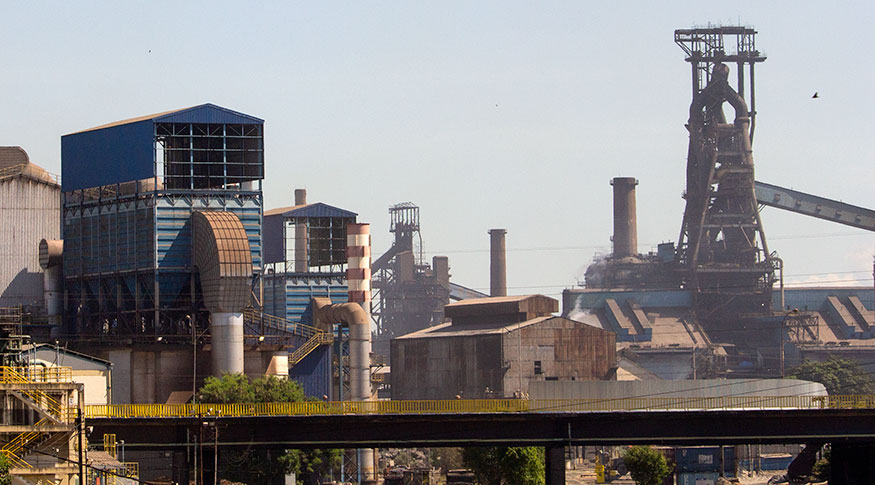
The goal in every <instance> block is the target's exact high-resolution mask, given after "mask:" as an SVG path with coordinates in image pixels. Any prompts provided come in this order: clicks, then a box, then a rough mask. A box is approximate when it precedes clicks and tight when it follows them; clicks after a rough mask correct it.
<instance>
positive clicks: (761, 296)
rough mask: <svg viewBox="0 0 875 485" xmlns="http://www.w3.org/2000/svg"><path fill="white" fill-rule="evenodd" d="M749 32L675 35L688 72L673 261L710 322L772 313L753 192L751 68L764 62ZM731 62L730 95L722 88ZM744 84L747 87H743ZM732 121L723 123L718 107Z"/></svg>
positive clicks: (771, 261)
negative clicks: (682, 185)
mask: <svg viewBox="0 0 875 485" xmlns="http://www.w3.org/2000/svg"><path fill="white" fill-rule="evenodd" d="M755 37H756V31H754V30H753V29H749V28H745V27H715V28H702V29H688V30H687V29H685V30H677V31H675V42H676V43H677V44H678V45H679V46H680V47H681V48H682V49H683V50H684V52H685V53H686V55H687V58H686V60H687V62H689V63H690V66H691V68H692V94H693V101H692V103H691V104H690V118H689V122H688V124H687V129H688V130H689V134H690V144H689V152H688V156H687V184H686V191H685V194H684V198H685V199H686V209H685V211H684V220H683V225H682V227H681V233H680V237H679V238H678V240H679V244H678V249H677V258H678V260H679V262H680V263H681V268H682V269H681V271H682V282H683V283H682V284H683V285H684V287H686V288H688V289H691V290H693V294H694V295H695V307H696V312H697V313H698V314H699V316H700V317H706V316H707V317H710V318H713V319H717V320H726V319H734V318H737V317H739V316H741V315H751V314H762V313H766V312H769V311H770V310H771V308H770V306H771V305H770V303H771V290H772V284H773V280H774V274H775V267H774V265H775V261H776V258H773V256H772V255H770V253H769V250H768V246H767V244H766V235H765V231H764V230H763V224H762V221H761V220H760V216H759V211H758V205H757V200H756V196H755V193H754V162H753V154H752V153H753V152H752V149H751V146H752V140H753V134H754V129H755V126H756V123H755V121H756V105H755V103H756V97H755V92H754V68H755V66H756V64H757V63H758V62H762V61H764V60H765V59H766V58H765V56H764V55H762V54H761V53H760V52H759V51H758V50H757V49H756V45H755ZM731 64H735V66H736V75H737V81H736V83H737V90H736V89H733V88H732V87H731V86H730V84H729V76H730V68H729V65H731ZM746 86H747V88H746ZM724 103H729V105H730V106H731V107H732V108H733V110H734V119H733V121H731V122H727V120H726V117H725V115H724V112H723V104H724Z"/></svg>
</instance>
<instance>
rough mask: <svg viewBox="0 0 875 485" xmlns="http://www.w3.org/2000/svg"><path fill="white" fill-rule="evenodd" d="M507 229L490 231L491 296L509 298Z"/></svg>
mask: <svg viewBox="0 0 875 485" xmlns="http://www.w3.org/2000/svg"><path fill="white" fill-rule="evenodd" d="M505 234H507V230H505V229H490V230H489V240H490V245H489V251H490V253H489V254H490V259H489V296H507V257H506V251H507V249H506V247H505V241H504V236H505Z"/></svg>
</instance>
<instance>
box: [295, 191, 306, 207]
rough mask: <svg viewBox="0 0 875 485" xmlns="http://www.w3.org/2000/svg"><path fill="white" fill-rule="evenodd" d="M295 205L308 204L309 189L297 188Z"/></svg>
mask: <svg viewBox="0 0 875 485" xmlns="http://www.w3.org/2000/svg"><path fill="white" fill-rule="evenodd" d="M295 205H307V189H295Z"/></svg>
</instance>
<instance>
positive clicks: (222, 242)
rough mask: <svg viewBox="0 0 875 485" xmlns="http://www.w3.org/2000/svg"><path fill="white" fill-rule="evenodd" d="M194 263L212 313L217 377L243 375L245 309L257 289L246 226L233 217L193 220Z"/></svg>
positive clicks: (198, 215) (214, 214)
mask: <svg viewBox="0 0 875 485" xmlns="http://www.w3.org/2000/svg"><path fill="white" fill-rule="evenodd" d="M191 220H192V236H193V241H192V244H193V248H192V258H193V260H194V261H193V262H194V265H195V267H196V268H197V270H198V272H199V273H200V277H201V287H202V288H203V294H204V305H205V306H206V307H207V310H209V311H210V320H211V328H210V333H211V343H212V352H211V358H212V367H213V369H212V370H213V374H214V375H217V376H218V375H221V374H223V373H241V374H242V373H243V309H244V308H245V307H246V305H247V304H248V303H249V294H250V291H251V288H252V252H251V250H250V248H249V238H248V237H247V236H246V230H245V229H244V228H243V223H242V222H240V219H238V218H237V216H236V215H235V214H234V213H232V212H220V211H203V212H202V211H195V212H193V213H192V215H191Z"/></svg>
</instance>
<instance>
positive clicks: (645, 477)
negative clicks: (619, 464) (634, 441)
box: [623, 446, 670, 485]
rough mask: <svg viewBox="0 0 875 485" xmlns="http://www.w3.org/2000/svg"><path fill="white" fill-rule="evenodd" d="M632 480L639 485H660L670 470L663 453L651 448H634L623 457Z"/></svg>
mask: <svg viewBox="0 0 875 485" xmlns="http://www.w3.org/2000/svg"><path fill="white" fill-rule="evenodd" d="M623 461H625V462H626V468H627V469H628V470H629V474H630V475H631V476H632V480H635V483H637V484H638V485H659V484H661V483H662V480H663V479H664V478H665V477H667V476H668V474H669V472H670V470H669V468H668V463H666V461H665V457H664V456H662V453H660V452H658V451H656V450H654V449H653V448H651V447H649V446H633V447H631V448H629V449H628V450H626V453H625V454H624V455H623Z"/></svg>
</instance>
